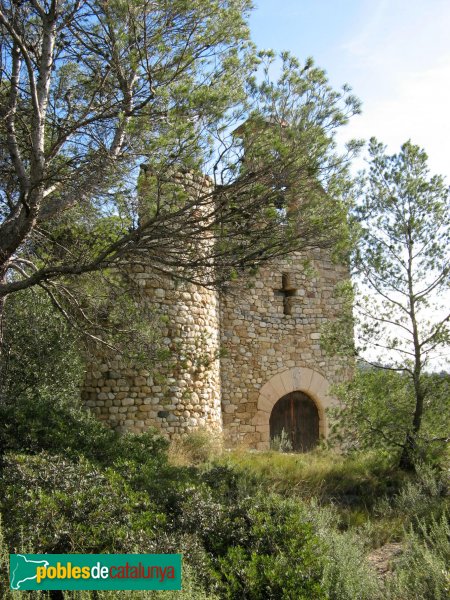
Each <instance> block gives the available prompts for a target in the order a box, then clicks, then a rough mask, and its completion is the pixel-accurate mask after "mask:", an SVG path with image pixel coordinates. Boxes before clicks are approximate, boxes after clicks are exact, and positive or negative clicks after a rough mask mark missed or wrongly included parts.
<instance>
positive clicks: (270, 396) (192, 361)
mask: <svg viewBox="0 0 450 600" xmlns="http://www.w3.org/2000/svg"><path fill="white" fill-rule="evenodd" d="M210 185H211V184H210V182H209V181H208V180H207V179H205V178H195V177H192V175H190V176H189V180H188V181H187V183H186V189H188V191H189V193H191V194H192V193H199V192H200V191H201V190H202V188H203V189H205V186H210ZM306 259H308V261H306ZM133 276H134V277H135V278H136V279H137V280H138V281H139V285H140V286H141V287H142V290H143V291H144V293H145V296H146V298H147V299H148V302H149V303H150V304H151V305H152V306H153V307H154V308H155V309H156V312H157V313H159V314H160V315H161V316H162V332H161V335H162V337H163V344H164V345H165V346H166V347H167V349H168V351H169V352H168V356H169V358H168V359H167V360H164V361H162V362H161V364H160V365H153V367H152V369H150V367H149V369H148V370H146V369H130V368H129V367H127V366H126V365H124V364H122V363H121V362H120V361H119V360H117V361H110V362H102V361H101V360H100V359H99V361H98V362H95V363H93V364H92V365H91V366H90V368H89V370H88V373H87V376H86V382H85V387H84V390H83V397H84V400H85V404H86V405H87V406H88V407H90V408H91V410H93V411H94V412H95V413H96V414H97V415H98V417H99V418H100V419H101V420H102V421H105V422H106V423H108V424H109V425H110V426H112V427H114V428H117V429H119V430H121V431H133V432H142V431H145V430H146V429H147V428H148V427H149V426H153V427H156V428H158V429H160V430H161V431H162V432H164V433H165V434H166V435H168V436H169V437H170V438H172V439H176V438H177V437H179V436H182V435H183V434H186V433H187V432H189V431H192V430H195V429H197V428H207V429H210V430H213V431H215V432H217V433H218V434H222V433H223V436H224V439H225V441H226V443H227V444H229V445H236V444H241V445H245V446H247V447H252V448H257V449H266V448H268V447H269V442H270V415H271V412H272V409H273V407H274V405H275V404H276V403H277V401H278V400H280V398H282V397H283V396H286V394H289V393H290V392H294V391H302V392H304V393H306V394H307V395H308V396H309V398H311V400H312V401H313V402H314V404H315V406H316V408H317V411H318V415H319V431H320V434H321V435H322V436H323V437H326V435H327V417H326V412H325V411H326V408H327V407H328V406H330V405H331V404H332V403H333V399H332V398H331V396H330V393H329V387H330V385H331V384H333V383H336V382H338V381H339V380H340V379H341V378H342V377H343V376H345V370H343V368H342V364H340V363H339V361H338V359H337V358H332V357H329V356H326V355H325V353H324V352H323V350H322V349H321V346H320V336H321V327H322V325H323V324H324V323H326V322H327V321H329V320H332V319H333V318H335V317H336V315H337V314H339V313H340V312H341V311H342V309H343V307H342V304H341V301H340V300H339V299H338V297H337V296H336V295H335V293H334V292H335V286H336V284H338V283H339V282H341V281H343V280H345V279H346V278H348V271H347V269H346V267H345V266H343V265H340V264H336V263H334V262H333V261H332V260H331V256H330V253H329V252H328V251H327V250H313V251H311V253H310V254H309V255H308V256H305V255H302V254H294V255H291V256H289V257H286V258H283V259H278V260H277V261H275V262H273V263H272V264H270V265H266V266H265V267H264V268H262V269H261V270H260V271H259V273H258V274H257V275H256V276H252V277H251V278H250V277H249V278H248V279H247V280H246V281H240V282H238V283H233V284H230V286H229V288H228V289H227V290H226V291H225V292H222V293H221V294H220V295H219V294H218V293H217V292H214V291H211V290H208V289H205V288H203V287H200V286H196V285H193V284H185V283H177V282H175V281H173V280H170V279H168V278H165V277H161V276H157V275H155V273H152V272H151V271H150V270H149V269H148V268H145V267H142V268H140V267H137V268H136V269H135V272H134V274H133Z"/></svg>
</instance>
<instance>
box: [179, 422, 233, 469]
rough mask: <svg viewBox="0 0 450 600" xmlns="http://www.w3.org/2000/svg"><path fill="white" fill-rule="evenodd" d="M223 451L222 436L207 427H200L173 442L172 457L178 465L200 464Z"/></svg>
mask: <svg viewBox="0 0 450 600" xmlns="http://www.w3.org/2000/svg"><path fill="white" fill-rule="evenodd" d="M221 452H222V443H221V439H220V436H218V435H217V434H216V433H214V432H212V431H209V430H207V429H198V430H197V431H192V432H191V433H189V434H187V435H185V436H184V437H182V438H180V439H179V440H176V441H174V442H172V444H171V447H170V458H171V461H172V462H173V463H174V464H177V465H199V464H202V463H206V462H210V461H211V460H213V459H214V458H216V457H217V456H219V455H220V454H221Z"/></svg>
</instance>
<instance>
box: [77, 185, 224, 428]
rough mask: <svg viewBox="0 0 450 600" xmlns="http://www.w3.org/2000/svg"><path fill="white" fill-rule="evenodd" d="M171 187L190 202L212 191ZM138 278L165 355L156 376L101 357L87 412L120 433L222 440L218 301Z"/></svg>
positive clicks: (93, 370) (139, 272)
mask: <svg viewBox="0 0 450 600" xmlns="http://www.w3.org/2000/svg"><path fill="white" fill-rule="evenodd" d="M171 183H172V184H174V185H175V186H177V187H178V188H182V190H183V191H184V192H185V193H186V194H188V195H189V197H190V198H195V197H196V196H201V195H204V194H208V193H209V192H210V191H211V186H212V183H211V180H210V179H209V178H207V177H203V176H198V175H194V174H192V173H175V174H174V175H173V176H172V179H171ZM207 243H209V242H207ZM132 276H133V277H134V278H135V280H137V281H138V283H139V286H140V287H141V290H142V292H143V295H144V296H145V298H146V300H147V301H148V303H149V304H150V305H151V306H152V308H153V312H154V313H156V314H157V315H159V317H160V321H161V325H160V335H161V336H162V343H163V345H164V347H165V349H166V350H167V356H166V358H165V359H164V360H163V361H161V363H160V364H153V365H152V368H151V369H150V368H149V369H145V368H141V369H133V368H130V367H129V366H128V365H126V364H124V363H121V362H120V359H117V360H113V361H108V360H102V359H101V357H99V360H98V361H95V362H93V363H92V364H91V365H90V366H89V369H88V372H87V375H86V380H85V386H84V389H83V392H82V394H83V398H84V403H85V405H86V406H88V407H89V408H90V409H91V410H93V411H94V412H95V413H96V414H97V415H98V417H99V419H101V420H102V421H104V422H105V423H107V424H108V425H110V426H111V427H113V428H115V429H118V430H119V431H132V432H136V433H139V432H143V431H145V430H146V429H148V428H149V427H150V426H153V427H156V428H158V429H160V430H161V431H162V432H163V433H165V434H166V435H167V436H168V437H170V438H174V439H176V438H177V437H179V436H181V435H183V434H185V433H187V432H189V431H192V430H195V429H197V428H208V429H210V430H214V431H217V432H220V433H221V432H222V414H221V402H220V399H221V395H220V394H221V392H220V361H219V354H220V311H219V297H218V294H217V293H216V292H215V291H213V290H210V289H206V288H204V287H201V286H199V285H193V284H189V283H181V282H180V281H176V280H174V279H170V278H168V277H165V276H162V275H158V274H157V273H155V272H153V271H152V270H151V269H150V268H145V267H141V266H137V267H134V268H133V275H132ZM149 367H150V366H149Z"/></svg>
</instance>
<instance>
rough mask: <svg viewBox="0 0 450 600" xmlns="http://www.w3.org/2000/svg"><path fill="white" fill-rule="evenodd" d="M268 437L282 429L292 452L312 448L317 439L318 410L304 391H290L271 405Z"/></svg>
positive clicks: (274, 435)
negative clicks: (287, 437) (289, 442)
mask: <svg viewBox="0 0 450 600" xmlns="http://www.w3.org/2000/svg"><path fill="white" fill-rule="evenodd" d="M269 425H270V439H273V438H274V437H277V436H280V435H281V432H282V431H283V429H284V431H285V432H286V433H287V435H288V436H289V439H290V440H291V443H292V449H293V451H294V452H307V451H308V450H312V449H313V448H314V447H315V446H316V445H317V443H318V441H319V411H318V410H317V406H316V405H315V403H314V401H313V400H312V399H311V398H310V397H309V396H308V395H307V394H305V393H304V392H298V391H296V392H290V393H289V394H286V395H285V396H283V397H282V398H280V400H278V402H277V403H276V404H275V406H274V407H273V410H272V412H271V414H270V420H269Z"/></svg>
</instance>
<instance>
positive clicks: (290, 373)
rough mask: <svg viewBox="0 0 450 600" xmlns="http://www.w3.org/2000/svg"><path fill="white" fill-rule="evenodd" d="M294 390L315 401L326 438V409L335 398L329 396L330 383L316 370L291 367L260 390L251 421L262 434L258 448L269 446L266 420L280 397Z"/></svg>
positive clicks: (320, 424)
mask: <svg viewBox="0 0 450 600" xmlns="http://www.w3.org/2000/svg"><path fill="white" fill-rule="evenodd" d="M296 391H298V392H304V393H305V394H307V395H308V396H310V397H311V398H312V400H314V402H315V404H316V406H317V410H318V412H319V433H320V436H321V437H324V438H326V437H327V435H328V423H327V418H326V413H325V411H326V409H327V408H328V407H330V406H332V405H333V404H334V399H333V398H332V397H331V396H330V395H329V391H330V384H329V382H328V381H327V380H326V379H325V377H324V376H323V375H321V374H320V373H319V372H318V371H314V370H313V369H308V368H307V367H294V368H292V369H287V370H285V371H283V372H281V373H277V375H274V376H273V377H272V378H271V379H269V381H267V383H265V384H264V385H263V387H262V388H261V390H260V393H259V398H258V403H257V413H256V415H255V417H254V421H255V423H257V424H258V430H259V431H260V432H261V434H262V435H261V439H262V442H261V443H260V444H259V445H258V446H259V447H260V448H261V449H264V448H266V449H268V448H269V445H270V442H269V440H270V426H269V419H270V414H271V412H272V409H273V407H274V406H275V404H276V403H277V402H278V400H280V398H282V397H283V396H285V395H286V394H290V393H291V392H296Z"/></svg>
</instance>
